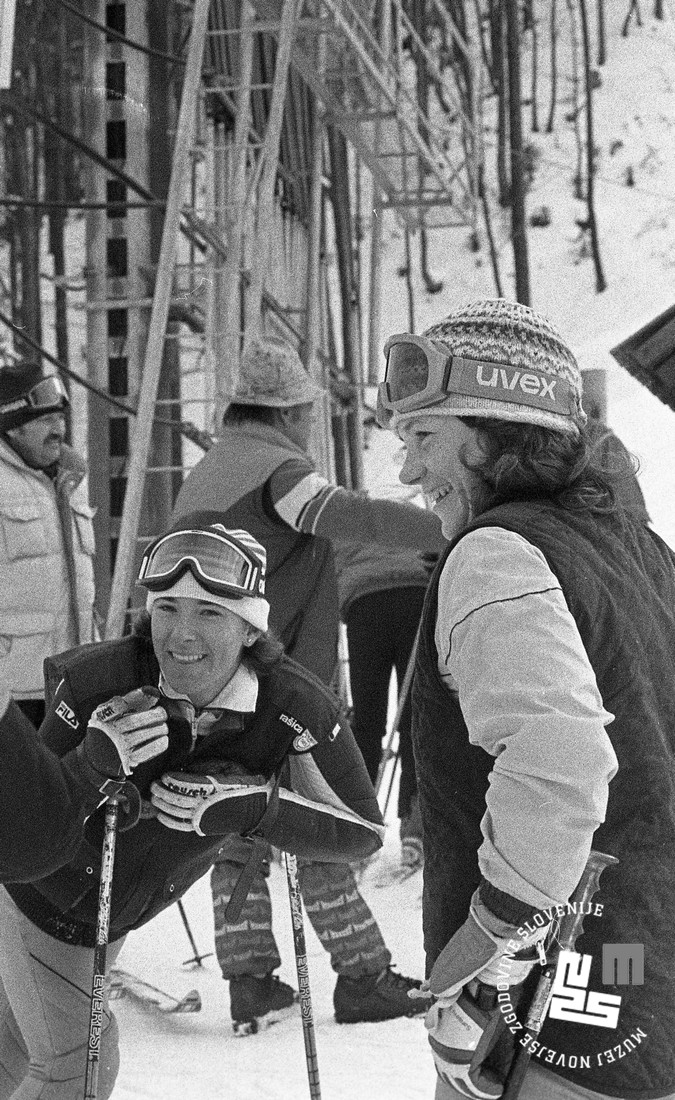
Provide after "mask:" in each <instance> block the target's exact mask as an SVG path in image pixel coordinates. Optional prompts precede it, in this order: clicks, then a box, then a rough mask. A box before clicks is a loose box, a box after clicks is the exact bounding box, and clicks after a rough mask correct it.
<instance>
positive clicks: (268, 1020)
mask: <svg viewBox="0 0 675 1100" xmlns="http://www.w3.org/2000/svg"><path fill="white" fill-rule="evenodd" d="M298 1000H299V996H298V994H297V993H296V991H295V990H294V989H293V987H292V986H290V985H287V984H286V982H282V981H281V979H280V978H277V976H276V975H275V974H273V973H272V972H271V971H270V973H269V974H264V975H262V976H256V975H255V974H242V975H241V976H240V977H239V978H230V1012H231V1015H232V1028H233V1031H234V1034H235V1035H237V1036H240V1037H241V1036H244V1035H255V1034H256V1032H258V1031H262V1030H264V1029H265V1028H267V1027H269V1026H270V1025H271V1024H275V1023H277V1022H278V1021H279V1020H283V1019H284V1018H285V1017H286V1016H288V1015H289V1014H290V1011H291V1010H292V1009H293V1006H294V1005H296V1004H297V1003H298Z"/></svg>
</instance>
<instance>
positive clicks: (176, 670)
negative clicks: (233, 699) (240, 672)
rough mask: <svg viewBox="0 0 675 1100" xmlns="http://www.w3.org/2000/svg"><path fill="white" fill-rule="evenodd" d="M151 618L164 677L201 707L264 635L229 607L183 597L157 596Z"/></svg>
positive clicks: (208, 701)
mask: <svg viewBox="0 0 675 1100" xmlns="http://www.w3.org/2000/svg"><path fill="white" fill-rule="evenodd" d="M150 618H151V627H152V644H153V646H154V650H155V654H156V656H157V660H158V661H159V667H160V668H161V670H162V673H163V675H164V678H165V679H166V681H167V683H168V684H169V685H170V686H171V687H172V688H173V690H174V691H177V692H179V693H180V694H181V695H187V697H188V699H189V700H190V701H191V702H192V703H194V705H195V706H196V707H205V706H208V704H209V703H211V702H212V701H213V700H214V699H215V698H216V696H217V695H218V694H219V693H220V692H221V691H222V690H223V688H224V687H225V685H226V684H227V683H229V681H230V680H231V679H232V677H233V676H234V674H235V672H236V671H237V668H238V667H239V664H240V663H241V658H242V654H243V651H244V649H245V648H246V647H247V646H249V645H252V644H253V642H254V641H255V640H256V638H257V637H258V636H259V633H260V632H259V631H258V630H256V628H255V627H253V626H251V624H250V623H247V622H245V621H244V620H243V619H240V618H239V616H238V615H235V613H234V611H230V610H229V609H228V608H227V607H220V606H219V605H218V604H214V603H209V602H208V601H207V600H196V599H192V598H190V597H184V596H158V597H157V598H156V599H155V601H154V603H153V605H152V611H151V617H150Z"/></svg>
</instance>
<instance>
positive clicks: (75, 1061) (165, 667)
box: [0, 516, 383, 1100]
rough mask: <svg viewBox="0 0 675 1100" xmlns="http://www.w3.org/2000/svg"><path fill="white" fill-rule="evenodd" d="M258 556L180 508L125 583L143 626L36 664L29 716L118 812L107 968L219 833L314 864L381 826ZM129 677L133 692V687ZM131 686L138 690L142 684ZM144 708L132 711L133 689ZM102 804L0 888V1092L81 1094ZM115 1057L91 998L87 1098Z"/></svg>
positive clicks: (338, 855) (185, 882)
mask: <svg viewBox="0 0 675 1100" xmlns="http://www.w3.org/2000/svg"><path fill="white" fill-rule="evenodd" d="M265 566H266V556H265V551H264V549H263V547H262V546H261V545H260V543H258V542H257V541H256V540H255V539H254V538H253V537H252V536H251V535H249V534H248V532H246V531H241V530H235V531H230V530H227V529H226V528H224V527H223V526H222V525H221V524H217V523H216V524H213V525H211V524H210V522H208V520H206V521H205V520H203V519H202V518H201V517H199V516H189V517H185V518H184V519H183V520H182V521H181V523H180V524H179V525H178V527H177V529H175V530H172V531H171V532H169V533H167V534H166V535H164V536H162V537H160V538H159V539H157V540H155V542H154V543H152V544H151V545H150V547H149V548H148V550H147V551H146V554H145V556H144V558H143V563H142V567H141V572H140V577H139V582H140V584H141V585H143V586H144V587H145V588H146V589H147V590H148V600H147V607H148V610H149V611H150V630H149V631H147V629H146V630H140V631H139V632H136V633H134V634H132V635H130V636H127V637H125V638H122V639H121V640H120V641H114V642H103V643H100V644H95V645H89V646H84V647H80V648H79V649H76V650H71V651H69V652H67V653H65V654H61V655H60V656H59V657H56V658H53V659H51V660H50V661H49V662H48V664H47V674H48V682H50V683H52V684H58V687H57V688H56V691H55V694H54V697H53V699H52V702H51V705H50V708H49V710H48V713H47V717H46V719H45V722H44V724H43V726H42V733H43V736H44V739H45V741H46V743H47V745H49V746H50V747H51V748H52V749H54V750H55V751H56V752H57V753H58V754H59V755H60V756H62V757H63V758H64V760H69V759H73V758H74V759H76V760H79V761H80V762H81V763H82V765H83V766H84V769H85V771H86V773H87V775H88V777H89V780H90V783H91V785H92V786H93V787H94V788H96V789H98V790H99V791H100V795H99V800H100V801H104V800H105V798H106V796H107V795H108V794H109V793H110V790H111V788H110V783H111V779H112V781H113V787H114V789H115V790H118V789H119V786H120V784H121V783H122V782H123V781H124V780H125V779H127V777H131V778H130V781H129V782H127V783H125V786H124V788H123V793H124V795H126V797H127V807H128V813H127V815H126V822H125V823H124V824H123V831H122V832H121V833H120V835H119V837H118V842H117V852H116V857H115V873H114V879H113V887H112V909H111V919H110V936H109V939H110V947H109V950H108V960H107V961H108V965H112V964H113V963H114V961H115V959H116V957H117V955H118V953H119V951H120V949H121V947H122V944H123V943H124V937H125V935H126V933H127V932H129V931H130V930H131V929H133V928H138V927H140V926H141V925H143V924H146V923H147V922H148V921H149V920H151V919H152V917H153V916H155V915H156V914H157V913H159V912H161V911H162V910H163V909H164V908H166V906H168V905H170V904H172V903H173V902H175V901H177V900H178V898H180V897H181V895H182V894H183V893H184V892H185V891H186V890H187V889H188V888H189V887H190V886H191V885H192V884H193V883H194V882H196V881H197V879H199V878H201V876H202V875H204V874H205V873H206V871H207V870H208V869H209V867H210V866H211V865H212V864H213V862H214V859H215V857H216V856H217V854H218V849H219V847H220V846H221V844H222V838H223V837H224V836H225V835H226V834H232V833H235V834H239V835H240V836H242V837H244V838H246V842H247V844H248V846H249V850H250V859H251V860H252V861H254V860H256V859H257V858H258V852H259V850H260V849H261V848H262V845H259V844H257V843H256V842H257V841H258V840H264V841H268V842H269V843H271V844H274V845H275V846H277V847H279V848H281V849H285V850H288V851H292V852H295V853H296V854H298V855H302V856H309V857H310V858H312V859H316V860H326V861H329V862H330V861H332V860H335V861H344V860H345V859H359V858H361V857H363V856H366V855H368V854H370V853H371V852H373V851H375V850H376V849H377V848H379V847H380V846H381V844H382V834H383V826H382V820H381V816H380V813H379V809H378V806H377V801H376V799H375V794H374V791H373V788H372V785H371V783H370V780H369V779H368V774H367V772H366V769H365V765H364V764H363V760H362V758H361V755H360V753H359V751H358V749H357V747H356V744H355V742H354V739H353V736H352V733H351V730H350V729H349V726H348V725H346V723H345V722H344V721H343V718H342V715H341V712H340V705H339V702H338V700H337V699H336V697H335V696H334V695H333V694H332V693H330V692H329V691H328V689H327V688H325V687H324V686H323V685H322V684H321V683H320V682H319V681H318V680H317V679H316V678H315V677H314V676H312V674H311V673H309V672H307V671H306V670H305V669H303V668H301V667H300V666H299V665H296V664H295V662H293V661H291V660H290V659H289V658H287V657H285V656H284V655H283V651H282V649H281V646H280V645H279V644H278V643H277V642H276V641H275V640H274V639H273V638H271V637H270V636H269V635H268V633H267V619H268V613H269V604H268V603H267V600H266V599H265V598H264V595H265ZM138 689H144V690H143V691H139V690H138ZM148 689H150V690H149V691H148ZM153 695H157V696H159V701H160V703H161V706H153V707H151V708H150V709H148V696H150V701H151V702H153V701H154V699H153V698H152V696H153ZM102 813H103V811H102V809H99V810H98V811H97V812H95V813H93V814H92V816H90V817H89V820H88V822H87V825H86V827H85V839H84V841H83V843H82V845H81V846H80V848H79V849H78V851H77V852H76V854H75V856H74V857H73V858H72V860H71V861H70V862H69V863H68V864H67V865H66V866H65V867H63V868H62V869H61V870H59V871H57V872H55V873H54V874H51V875H48V876H47V877H46V878H43V879H40V880H39V881H37V882H35V883H31V884H27V883H21V884H19V883H15V884H8V885H7V886H6V888H4V889H3V888H0V910H1V916H0V980H1V982H0V1096H1V1097H2V1098H3V1100H5V1098H7V1097H10V1096H11V1097H13V1098H14V1100H38V1098H43V1097H45V1096H46V1095H47V1094H48V1095H49V1097H50V1100H73V1098H74V1097H77V1096H79V1095H81V1093H82V1085H83V1082H84V1075H85V1061H86V1046H87V1038H88V1025H89V995H90V990H91V975H92V965H93V947H94V942H95V928H96V916H97V902H98V880H99V872H100V862H101V836H102ZM118 1064H119V1057H118V1041H117V1031H116V1026H115V1020H114V1016H113V1015H112V1013H110V1012H109V1010H108V1007H107V1004H106V1006H105V1021H104V1031H103V1035H102V1041H101V1062H100V1075H99V1097H100V1100H106V1097H108V1096H109V1095H110V1093H111V1092H112V1089H113V1086H114V1083H115V1078H116V1075H117V1068H118Z"/></svg>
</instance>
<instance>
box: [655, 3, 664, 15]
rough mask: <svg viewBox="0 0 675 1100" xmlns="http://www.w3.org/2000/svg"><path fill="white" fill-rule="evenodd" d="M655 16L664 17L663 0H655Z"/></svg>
mask: <svg viewBox="0 0 675 1100" xmlns="http://www.w3.org/2000/svg"><path fill="white" fill-rule="evenodd" d="M654 18H655V19H663V18H664V15H663V0H654Z"/></svg>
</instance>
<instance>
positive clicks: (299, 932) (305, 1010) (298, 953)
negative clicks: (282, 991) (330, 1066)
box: [284, 852, 321, 1100]
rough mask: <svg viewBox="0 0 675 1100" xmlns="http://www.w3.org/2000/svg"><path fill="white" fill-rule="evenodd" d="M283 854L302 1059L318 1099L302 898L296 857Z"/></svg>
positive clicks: (312, 1093)
mask: <svg viewBox="0 0 675 1100" xmlns="http://www.w3.org/2000/svg"><path fill="white" fill-rule="evenodd" d="M284 856H285V859H286V877H287V879H288V899H289V901H290V903H291V920H292V922H293V946H294V948H295V966H296V969H297V972H298V989H299V991H300V1011H301V1013H302V1037H303V1039H304V1042H305V1061H306V1062H307V1077H308V1080H309V1096H310V1100H321V1084H320V1082H319V1060H318V1058H317V1053H316V1041H315V1037H314V1013H313V1011H312V994H311V991H310V988H309V968H308V966H307V945H306V942H305V925H304V921H303V919H302V898H301V897H300V885H299V883H298V860H297V857H296V856H294V855H291V853H290V852H284Z"/></svg>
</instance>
